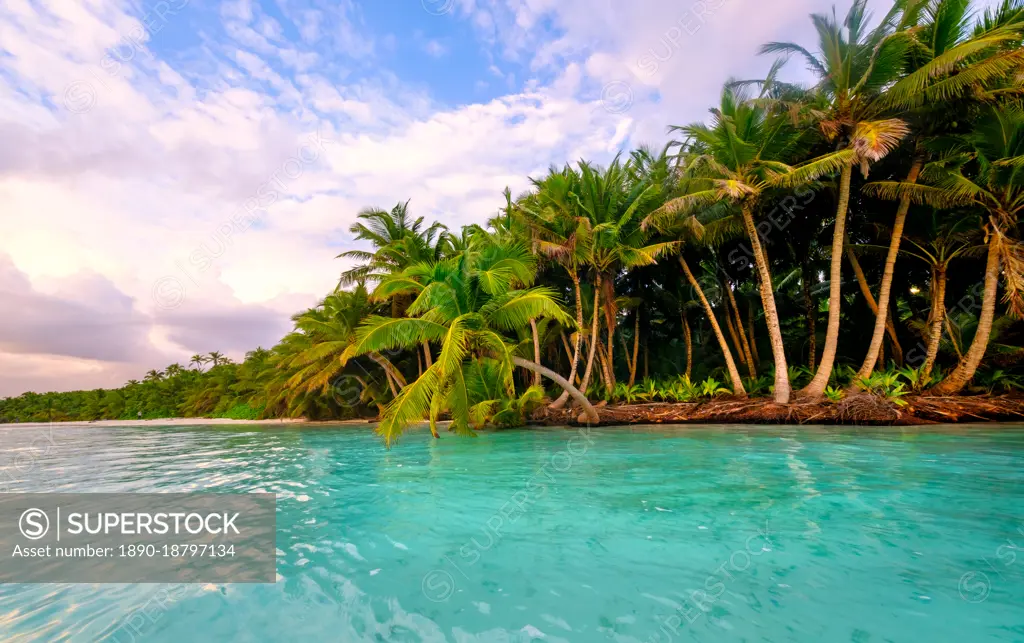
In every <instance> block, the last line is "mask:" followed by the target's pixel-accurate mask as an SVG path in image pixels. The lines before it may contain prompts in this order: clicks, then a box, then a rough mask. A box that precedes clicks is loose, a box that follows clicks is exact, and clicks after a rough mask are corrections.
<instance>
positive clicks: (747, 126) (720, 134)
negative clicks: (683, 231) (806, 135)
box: [648, 87, 831, 404]
mask: <svg viewBox="0 0 1024 643" xmlns="http://www.w3.org/2000/svg"><path fill="white" fill-rule="evenodd" d="M712 114H713V118H712V124H711V126H710V127H709V126H707V125H704V124H703V123H695V124H692V125H687V126H685V127H674V128H673V130H675V131H678V132H681V133H682V134H684V136H685V140H684V141H683V142H681V143H677V145H680V146H682V152H681V154H680V164H681V165H682V167H683V177H684V178H683V180H684V184H685V188H684V194H683V195H682V196H679V197H676V198H674V199H671V200H669V201H668V202H666V203H665V205H663V206H662V207H661V208H659V209H658V210H657V211H655V212H654V213H653V215H652V216H651V217H649V218H648V223H652V224H653V225H658V222H659V221H664V220H666V219H668V220H671V219H672V218H673V217H676V216H678V215H679V214H688V213H693V212H697V211H700V210H701V209H706V208H708V207H709V206H713V205H716V204H727V205H728V206H729V207H730V209H732V208H735V209H738V210H739V212H740V215H741V217H742V222H743V228H744V230H745V231H746V234H747V239H748V241H749V242H750V245H751V254H752V255H753V257H754V265H755V266H756V267H757V274H758V282H759V284H760V294H761V303H762V305H763V306H764V312H765V322H766V324H767V326H768V334H769V338H770V340H771V345H772V357H773V359H774V361H775V393H774V395H775V402H776V403H778V404H786V403H788V402H789V396H790V384H789V376H788V367H787V365H786V352H785V345H784V343H783V340H782V330H781V328H780V325H779V316H778V312H777V309H776V306H775V294H774V292H773V291H772V276H771V271H770V269H769V266H768V253H767V250H766V249H765V247H764V246H763V245H762V243H761V233H760V232H759V231H758V229H757V224H756V223H755V221H754V214H755V212H756V211H757V210H758V208H759V206H760V203H761V199H762V198H763V197H764V196H765V194H766V192H768V191H769V190H770V189H771V188H774V187H783V186H784V187H791V186H796V185H801V184H804V183H807V182H810V181H812V180H814V179H815V178H817V177H818V176H820V175H821V174H823V173H826V172H828V171H830V167H831V166H830V164H829V163H816V164H812V165H810V166H807V167H800V168H794V167H792V166H790V165H787V164H786V163H784V162H783V160H782V159H784V158H786V157H788V156H790V155H791V154H792V152H793V149H794V147H795V146H796V145H797V143H798V140H799V138H800V136H799V133H798V132H796V131H795V130H794V129H793V128H792V127H790V126H789V122H788V118H787V117H785V116H782V115H779V114H774V113H772V112H771V111H770V110H768V109H766V108H765V107H763V106H761V105H759V104H757V103H754V102H751V101H747V100H745V99H744V98H743V96H742V95H740V94H738V93H737V92H736V91H735V90H734V89H732V88H731V87H726V89H725V91H724V92H723V93H722V100H721V105H720V107H719V108H718V109H716V110H712ZM741 330H742V327H741ZM742 337H745V335H742ZM741 343H742V342H741ZM737 349H738V350H740V351H743V347H742V345H740V346H737ZM749 361H750V362H751V368H752V366H753V365H752V362H753V360H752V359H750V360H749ZM751 376H753V373H752V374H751Z"/></svg>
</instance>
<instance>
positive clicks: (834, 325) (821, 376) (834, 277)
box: [776, 164, 853, 399]
mask: <svg viewBox="0 0 1024 643" xmlns="http://www.w3.org/2000/svg"><path fill="white" fill-rule="evenodd" d="M852 176H853V165H852V164H851V165H847V166H846V167H844V168H843V172H842V175H841V176H840V178H839V204H838V205H837V207H836V225H835V229H834V230H833V231H832V261H831V264H832V265H831V266H830V270H829V280H830V283H829V286H828V327H827V329H826V331H825V348H824V349H823V350H822V351H821V363H820V364H818V370H817V371H816V372H815V373H814V377H813V378H812V379H811V381H810V383H809V384H808V385H807V386H805V387H804V389H803V390H802V391H800V393H801V394H802V395H806V396H807V397H809V398H812V399H817V398H820V397H821V396H822V395H823V394H824V393H825V387H826V386H828V378H829V377H831V375H832V366H833V365H834V364H835V361H836V350H837V349H838V347H839V314H840V312H841V307H842V303H843V241H844V240H845V239H846V211H847V209H848V208H849V206H850V179H851V177H852ZM776 371H778V368H776Z"/></svg>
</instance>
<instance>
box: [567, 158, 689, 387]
mask: <svg viewBox="0 0 1024 643" xmlns="http://www.w3.org/2000/svg"><path fill="white" fill-rule="evenodd" d="M630 164H631V162H627V163H626V164H625V165H624V164H623V163H621V162H620V160H619V158H618V157H616V158H615V159H614V160H613V161H612V163H611V164H610V165H609V166H608V167H607V168H604V169H603V170H602V169H601V168H597V167H595V166H592V165H590V164H589V163H586V162H585V161H580V163H579V171H580V187H579V195H578V199H579V206H580V209H581V213H582V214H583V216H584V217H586V218H587V219H588V225H589V235H590V240H589V244H588V246H587V251H588V254H587V263H588V264H589V265H590V266H591V267H592V268H593V270H594V271H595V272H596V273H597V275H598V279H599V280H600V282H601V283H600V285H601V292H600V295H601V301H602V310H603V312H604V319H605V332H606V340H607V344H606V347H605V359H604V360H602V362H601V364H602V367H603V368H604V380H605V386H606V387H607V390H608V391H611V390H612V389H613V388H614V386H615V372H614V366H615V351H614V340H615V327H616V325H617V314H618V310H617V308H616V296H615V278H616V276H617V275H618V273H619V272H620V271H621V270H623V269H628V268H635V267H639V266H650V265H654V264H655V263H657V260H658V257H659V256H660V255H661V254H663V253H665V252H669V251H671V250H673V249H675V248H676V247H677V246H678V243H677V242H675V241H670V242H661V243H649V241H650V238H651V232H649V231H648V230H647V229H645V228H644V227H643V226H642V225H641V222H642V221H643V219H644V217H645V216H646V215H647V214H649V213H650V211H651V210H653V209H654V208H656V207H657V206H658V205H659V204H660V199H661V195H660V188H661V186H660V185H658V184H657V183H656V182H653V181H651V180H650V179H649V178H648V177H646V176H642V175H640V176H638V175H637V174H636V173H635V172H633V170H632V168H631V167H629V166H630ZM593 340H594V342H595V343H598V338H597V336H594V337H593Z"/></svg>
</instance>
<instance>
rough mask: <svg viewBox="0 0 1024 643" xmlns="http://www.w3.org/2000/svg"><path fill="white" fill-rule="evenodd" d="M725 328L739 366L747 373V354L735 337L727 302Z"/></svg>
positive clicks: (748, 367)
mask: <svg viewBox="0 0 1024 643" xmlns="http://www.w3.org/2000/svg"><path fill="white" fill-rule="evenodd" d="M725 328H726V330H728V331H729V338H730V339H732V345H733V346H734V347H735V348H736V354H737V355H738V356H739V358H740V364H741V365H742V366H744V367H746V369H747V370H748V371H749V370H750V363H749V362H748V361H747V354H746V353H745V352H744V351H743V345H742V344H740V338H739V336H738V335H736V322H735V321H734V320H733V318H732V311H730V310H729V304H728V302H726V304H725Z"/></svg>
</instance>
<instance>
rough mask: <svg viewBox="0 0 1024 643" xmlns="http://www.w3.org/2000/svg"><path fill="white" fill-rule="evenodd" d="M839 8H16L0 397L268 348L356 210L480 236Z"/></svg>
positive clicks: (683, 4)
mask: <svg viewBox="0 0 1024 643" xmlns="http://www.w3.org/2000/svg"><path fill="white" fill-rule="evenodd" d="M870 4H871V7H872V9H874V10H875V12H876V13H878V12H881V11H884V10H885V9H886V8H887V7H888V3H887V2H885V1H884V0H870ZM830 5H831V3H830V2H825V1H823V0H786V1H785V2H773V3H767V2H763V1H761V0H757V1H755V0H681V1H679V0H634V1H631V2H628V3H627V2H625V1H620V0H401V1H399V0H373V1H370V0H223V1H220V2H216V1H202V0H141V1H140V0H5V2H4V3H3V4H2V5H0V140H3V141H4V145H3V146H0V208H2V211H3V213H4V214H3V216H2V217H0V306H2V309H3V310H4V315H3V316H2V317H0V395H5V394H12V393H20V392H21V391H23V390H26V389H34V390H61V389H68V388H80V387H86V388H92V387H98V386H117V385H120V384H121V383H122V382H124V381H125V380H127V379H129V378H133V377H138V376H139V375H140V374H141V373H144V372H145V371H147V370H149V369H150V368H160V367H164V366H166V365H167V364H170V363H172V362H175V361H178V362H187V361H188V357H189V356H190V355H192V354H193V353H197V352H209V351H212V350H219V351H222V352H226V353H228V354H230V355H232V356H235V357H239V356H241V355H242V354H243V353H244V352H245V351H246V350H249V349H251V348H254V347H255V346H257V345H263V346H270V345H272V344H273V343H275V342H276V341H277V340H278V339H279V338H280V337H281V336H282V335H283V334H284V333H285V332H286V331H287V330H288V328H289V325H290V323H289V316H290V315H291V314H292V313H294V312H296V311H298V310H302V309H303V308H306V307H308V306H311V305H314V304H315V303H316V301H317V300H318V299H319V298H320V297H322V296H323V295H324V294H325V293H326V292H328V291H329V290H330V289H331V288H332V287H334V285H335V283H336V279H337V276H338V274H339V273H340V272H341V271H342V270H343V269H345V268H346V267H347V266H346V265H345V264H344V263H343V262H342V261H341V260H338V259H336V255H337V254H338V253H339V252H340V251H342V250H344V249H348V248H353V247H357V244H356V243H355V242H354V241H353V239H352V237H351V234H350V233H349V232H348V228H349V226H350V225H351V224H352V222H353V221H354V219H355V216H356V214H357V213H358V212H359V211H360V210H361V209H363V208H366V207H370V206H374V207H383V208H391V207H392V206H393V205H394V204H395V203H396V202H398V201H405V200H407V199H408V200H411V205H410V207H411V208H412V211H413V212H414V213H415V214H416V215H422V216H425V217H427V218H428V219H431V220H439V221H442V222H444V223H445V224H447V225H449V226H453V227H457V226H459V225H462V224H466V223H470V222H482V221H484V220H486V219H487V218H489V217H490V216H492V215H493V214H494V213H495V212H496V211H497V209H498V208H499V207H500V206H501V205H502V202H503V199H502V196H501V194H502V190H503V189H504V188H505V187H509V188H510V189H512V191H513V193H519V192H521V191H522V190H524V189H526V187H527V186H528V185H529V183H528V177H529V176H530V175H538V174H540V173H542V172H544V171H545V169H546V168H547V167H548V166H550V165H551V164H553V163H554V164H562V163H565V162H568V161H574V160H578V159H580V158H586V159H589V160H592V161H596V162H604V161H607V160H608V159H610V158H611V157H612V156H614V155H615V154H616V153H618V152H619V151H621V150H628V149H629V148H630V147H631V146H635V145H637V144H640V143H651V144H655V145H661V144H662V143H664V141H665V132H666V128H667V126H669V125H672V124H685V123H688V122H692V121H693V120H696V119H702V118H704V116H705V115H706V113H707V108H708V107H709V106H711V105H713V104H714V103H715V102H716V100H717V97H718V93H719V92H720V90H721V87H722V83H723V82H724V81H726V80H727V79H729V78H730V77H746V78H751V77H757V76H758V75H761V74H764V73H765V71H766V70H767V68H768V66H769V65H770V64H771V62H772V61H771V60H770V59H767V58H764V57H759V56H757V55H756V52H757V49H758V47H759V45H761V44H762V43H764V42H766V41H771V40H796V41H798V42H802V43H805V44H807V45H808V46H813V33H812V29H811V23H810V20H809V19H808V15H809V14H810V13H811V12H812V11H822V10H828V8H829V7H830ZM838 5H839V7H838V9H839V11H840V12H844V11H845V10H846V8H847V6H848V1H846V0H840V1H839V2H838ZM786 73H787V74H788V77H789V79H791V80H798V81H799V80H806V72H805V71H804V70H803V69H802V68H801V67H800V66H799V65H792V66H791V67H790V68H788V69H787V72H786Z"/></svg>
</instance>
